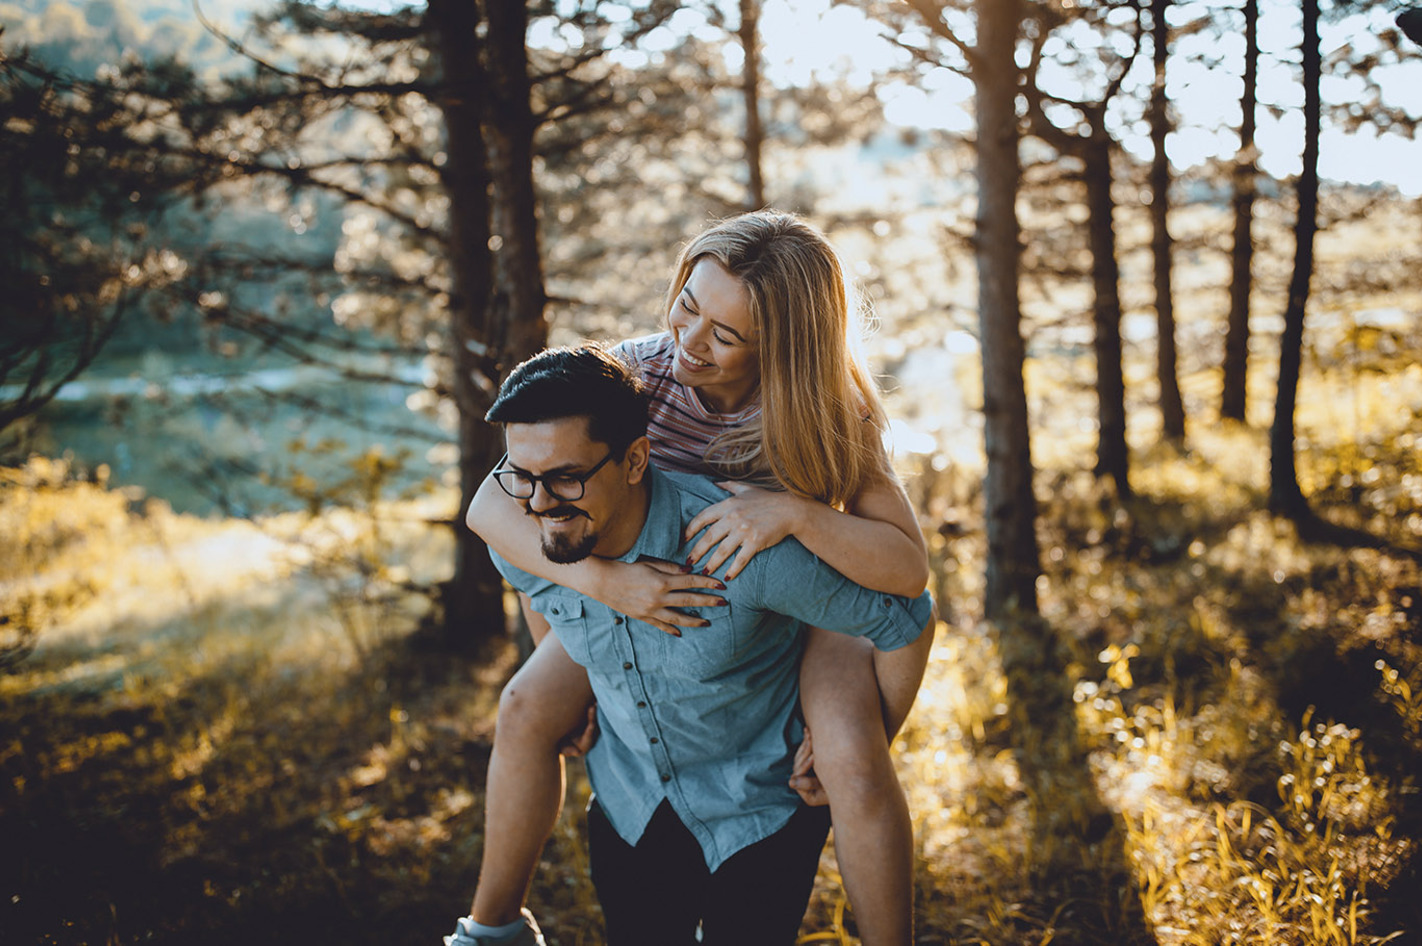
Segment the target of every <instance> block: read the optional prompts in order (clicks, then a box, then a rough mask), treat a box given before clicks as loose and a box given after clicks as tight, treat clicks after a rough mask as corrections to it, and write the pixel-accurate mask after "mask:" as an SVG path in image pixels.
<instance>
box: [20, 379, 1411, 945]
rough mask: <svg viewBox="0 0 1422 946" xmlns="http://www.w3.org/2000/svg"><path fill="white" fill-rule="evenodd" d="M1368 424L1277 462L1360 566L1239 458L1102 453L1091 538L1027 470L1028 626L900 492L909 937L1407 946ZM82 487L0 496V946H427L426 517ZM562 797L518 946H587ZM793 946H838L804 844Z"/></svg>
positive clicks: (455, 792) (445, 789) (1380, 526)
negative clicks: (195, 502) (1030, 505)
mask: <svg viewBox="0 0 1422 946" xmlns="http://www.w3.org/2000/svg"><path fill="white" fill-rule="evenodd" d="M1419 376H1422V372H1419ZM1413 381H1414V384H1415V381H1416V379H1413ZM1409 396H1410V395H1409ZM1378 403H1379V404H1380V405H1382V406H1380V407H1379V408H1378V411H1379V413H1378V415H1377V416H1376V417H1374V416H1371V415H1369V416H1368V417H1365V418H1361V427H1360V428H1359V429H1365V430H1367V431H1369V433H1368V434H1367V436H1366V437H1358V436H1351V435H1348V434H1347V433H1340V434H1339V435H1338V436H1337V437H1335V438H1334V439H1332V440H1327V439H1325V438H1322V437H1319V436H1317V434H1314V435H1313V442H1312V444H1311V445H1309V446H1306V447H1305V448H1304V449H1302V450H1301V454H1300V479H1301V482H1302V483H1303V485H1304V488H1305V492H1306V494H1308V495H1310V496H1311V498H1312V501H1313V503H1314V506H1315V509H1316V510H1318V511H1319V512H1320V513H1321V514H1322V515H1324V516H1325V517H1327V518H1328V519H1330V520H1332V521H1335V522H1338V523H1340V524H1343V525H1347V526H1350V527H1355V528H1358V529H1360V530H1366V531H1368V532H1370V533H1372V534H1374V535H1377V536H1380V537H1382V539H1383V540H1384V541H1383V542H1382V543H1381V544H1380V545H1378V546H1377V547H1362V546H1349V545H1347V544H1338V543H1337V542H1318V541H1305V540H1304V539H1301V538H1300V536H1299V533H1298V530H1297V529H1296V528H1295V527H1294V526H1293V525H1291V524H1290V523H1288V522H1285V521H1282V520H1279V519H1276V518H1274V517H1271V516H1270V515H1269V514H1268V513H1267V512H1265V511H1264V507H1265V505H1266V501H1267V468H1266V467H1267V447H1266V444H1265V438H1264V435H1263V433H1262V432H1260V431H1258V430H1250V429H1245V428H1232V427H1229V426H1220V425H1212V426H1209V427H1201V428H1199V429H1195V428H1192V429H1191V431H1190V436H1189V440H1188V442H1189V444H1190V450H1189V451H1180V450H1176V449H1174V448H1171V447H1169V446H1155V447H1151V448H1149V449H1142V450H1138V451H1137V456H1136V457H1135V467H1134V469H1133V471H1132V481H1133V486H1134V488H1135V491H1136V496H1135V497H1134V498H1133V499H1131V500H1129V501H1127V502H1124V503H1122V502H1118V501H1117V500H1116V499H1115V497H1114V496H1113V495H1112V494H1111V493H1110V491H1109V490H1106V489H1104V488H1103V487H1102V486H1101V485H1100V484H1099V483H1097V482H1096V481H1095V480H1094V479H1093V478H1092V477H1091V476H1090V475H1088V474H1085V473H1081V472H1075V471H1073V470H1071V469H1070V468H1068V467H1067V466H1065V465H1064V464H1063V463H1061V462H1059V461H1058V460H1055V459H1053V458H1051V456H1050V454H1049V453H1048V452H1047V451H1045V450H1044V451H1042V452H1041V453H1040V454H1039V455H1040V456H1042V457H1044V460H1043V461H1042V463H1041V465H1042V466H1043V472H1041V473H1040V474H1039V478H1038V483H1037V492H1038V496H1039V498H1040V499H1041V502H1042V516H1041V526H1040V531H1039V541H1040V544H1041V548H1042V555H1043V563H1044V567H1045V569H1046V574H1045V575H1044V577H1043V579H1042V581H1041V582H1040V587H1041V611H1042V615H1041V619H1040V620H1022V621H1015V622H1003V623H1000V624H998V625H989V624H987V623H985V622H983V621H982V620H981V616H980V611H981V605H980V602H981V595H982V574H981V573H982V562H983V550H984V545H983V543H984V539H983V536H982V534H981V532H980V530H979V529H978V528H977V527H976V524H977V523H978V522H980V521H981V515H980V511H979V508H978V506H979V504H980V496H979V494H978V492H977V489H976V486H975V479H976V477H975V476H972V475H969V474H968V473H966V472H963V473H951V472H947V473H937V472H934V471H933V470H932V468H931V467H930V466H927V465H925V467H924V469H923V470H921V471H918V472H916V473H913V474H912V475H911V477H910V480H909V482H910V487H911V491H912V492H913V493H914V496H915V499H916V500H917V501H918V503H919V504H920V509H921V510H922V511H923V514H924V522H925V525H926V526H927V527H928V528H929V530H930V538H931V545H932V556H933V560H934V565H935V574H936V579H937V590H938V592H939V596H940V599H941V600H942V601H943V602H945V603H946V605H947V607H946V609H945V610H946V613H945V615H944V617H945V625H944V626H943V627H942V628H940V632H939V638H938V642H937V643H936V645H935V649H934V654H933V660H932V662H931V664H930V667H929V672H928V678H927V680H926V682H925V685H924V689H923V691H922V693H921V696H920V701H919V704H918V706H917V708H916V709H915V712H914V715H913V717H912V718H911V719H910V722H909V724H908V726H907V727H906V729H905V731H904V732H903V733H902V734H901V735H900V737H899V739H898V741H897V746H896V748H897V759H898V762H899V766H900V775H901V778H902V781H903V783H904V785H905V789H906V791H907V792H908V795H909V799H910V805H911V808H912V810H913V812H914V816H915V819H916V822H917V838H918V845H919V850H918V878H919V882H918V890H917V925H918V937H917V939H918V941H919V942H921V943H934V944H936V943H943V944H947V943H963V944H967V943H989V944H1029V943H1030V944H1046V943H1048V942H1051V943H1056V944H1061V943H1082V944H1085V943H1092V944H1096V943H1111V944H1117V943H1120V944H1132V943H1142V944H1144V943H1160V944H1202V946H1203V944H1215V943H1241V944H1243V943H1251V944H1252V943H1290V944H1294V943H1320V944H1322V943H1340V944H1347V943H1382V942H1388V941H1391V942H1394V943H1416V942H1422V912H1419V910H1422V907H1419V903H1418V901H1417V898H1416V896H1415V891H1416V890H1418V889H1422V886H1419V884H1418V856H1417V844H1418V841H1419V839H1422V800H1420V799H1419V794H1418V790H1417V789H1418V786H1417V782H1416V775H1415V773H1416V772H1418V771H1419V766H1418V763H1419V756H1422V661H1420V660H1419V651H1422V568H1419V564H1418V559H1417V557H1416V555H1415V554H1410V553H1408V552H1407V551H1406V550H1405V548H1413V549H1415V548H1417V547H1418V546H1419V545H1422V460H1419V456H1422V444H1419V442H1418V440H1419V437H1418V436H1417V434H1416V427H1417V424H1416V418H1417V417H1418V416H1422V403H1418V404H1413V405H1412V406H1411V408H1410V411H1409V410H1404V411H1403V412H1402V414H1401V416H1399V414H1398V412H1397V410H1396V405H1397V404H1398V403H1399V402H1398V400H1397V399H1396V398H1381V399H1380V400H1379V402H1378ZM1409 412H1410V417H1409V416H1407V415H1408V414H1409ZM1322 426H1324V425H1317V427H1315V428H1314V429H1315V430H1316V429H1320V428H1321V427H1322ZM1081 455H1082V454H1080V453H1077V454H1076V456H1077V457H1079V456H1081ZM98 479H99V482H95V481H93V479H92V478H90V479H81V478H76V476H75V475H74V474H73V472H72V471H70V470H69V469H68V468H67V467H66V465H65V464H63V463H62V462H58V461H50V460H41V459H36V460H32V461H31V462H30V463H29V464H28V465H26V466H23V467H16V468H8V469H4V470H0V606H3V608H0V613H3V614H4V615H6V618H5V620H3V621H0V644H3V645H5V646H6V647H15V646H19V647H20V649H19V650H9V651H4V650H0V653H8V656H7V657H6V658H5V663H4V665H3V668H2V669H0V839H3V841H2V842H0V848H3V850H4V856H3V857H0V884H3V887H0V942H3V943H7V944H8V943H15V944H27V946H28V944H39V943H55V944H68V943H105V944H108V943H116V944H126V943H140V942H144V943H179V942H182V943H193V942H202V943H205V944H223V943H250V942H261V943H288V942H289V943H297V942H308V941H312V940H314V939H319V940H320V941H324V942H343V943H352V944H355V943H372V944H374V943H382V944H391V946H398V944H412V946H413V944H424V946H429V944H433V943H438V942H439V941H440V940H439V937H440V936H441V935H442V934H445V933H448V932H450V930H451V929H452V928H453V920H454V917H455V916H457V915H459V914H460V913H462V912H464V910H466V909H467V905H468V900H469V896H470V894H471V892H472V888H473V884H474V881H475V878H476V873H477V865H478V857H479V852H480V846H481V835H480V826H481V822H482V786H483V780H484V772H485V766H486V764H487V760H488V754H489V747H490V743H491V738H492V729H493V719H494V710H495V706H496V701H497V697H498V692H499V688H500V686H501V684H502V682H503V680H504V679H506V678H507V676H508V674H509V673H510V672H511V670H512V668H513V666H514V665H515V662H516V660H517V653H516V649H515V647H514V646H513V645H512V644H508V643H500V644H498V645H495V646H493V647H491V649H489V650H488V651H487V652H485V653H482V654H478V655H466V656H454V655H451V654H450V653H449V652H448V651H447V650H445V649H442V648H440V647H439V646H436V642H434V641H433V640H432V639H431V637H430V635H429V634H428V633H427V632H425V631H422V630H421V627H422V623H423V622H425V619H426V618H427V617H428V613H427V608H428V605H427V602H426V600H425V599H424V598H423V597H421V596H419V595H416V594H412V593H409V592H408V591H407V590H406V589H408V588H411V587H419V586H426V587H428V586H430V585H433V584H434V583H436V582H437V581H439V580H440V579H441V578H442V577H443V574H442V570H443V569H447V562H448V560H449V556H450V554H451V548H452V543H451V542H450V540H449V537H448V535H447V534H445V533H442V532H441V531H440V529H439V528H438V527H434V526H431V525H429V524H428V523H429V521H430V520H435V519H439V518H441V517H448V516H449V515H451V512H452V510H451V509H449V508H444V507H442V506H441V505H440V504H439V503H438V502H435V501H430V502H427V503H424V504H421V503H391V504H378V505H374V506H371V507H368V508H364V509H324V510H315V511H313V512H310V513H302V514H296V513H292V514H287V515H285V516H277V517H272V518H270V519H267V520H264V521H262V522H261V523H258V524H254V523H252V522H248V521H246V520H220V519H197V518H194V517H190V516H180V515H175V514H173V513H172V512H171V511H169V510H168V509H167V508H166V507H165V506H164V505H163V504H162V503H158V502H152V501H144V500H143V499H142V497H141V496H139V495H138V494H136V493H134V492H132V491H127V490H117V489H109V488H107V487H106V485H105V484H104V483H103V482H102V476H100V477H99V478H98ZM1388 543H1394V544H1395V546H1397V547H1390V546H1389V545H1388ZM32 628H33V629H39V633H38V636H37V637H32V638H29V639H25V637H26V634H27V629H32ZM30 647H32V648H33V651H32V652H28V653H27V652H26V651H27V650H28V648H30ZM569 776H570V777H569V799H568V803H567V804H566V806H565V809H564V815H563V817H562V819H561V820H560V822H559V825H558V827H557V830H556V832H555V836H554V838H553V840H552V842H551V843H550V845H549V846H548V848H547V850H546V852H545V854H544V858H543V865H542V870H541V871H540V874H539V877H538V880H537V882H536V884H535V887H534V890H533V892H532V896H531V901H530V902H531V905H532V906H533V908H534V909H535V911H536V912H537V914H538V916H539V917H540V920H541V922H542V923H543V926H544V929H545V931H546V932H547V933H548V938H549V942H550V943H553V944H558V946H573V944H593V943H598V942H600V940H601V928H600V919H599V912H598V907H597V903H596V898H595V896H594V893H593V891H592V888H591V885H590V882H589V880H588V871H587V858H586V851H585V848H584V846H583V843H582V840H581V839H582V810H583V803H584V802H585V799H586V794H587V787H586V781H585V779H583V778H582V777H581V773H580V771H579V768H578V766H577V765H576V764H573V765H570V766H569ZM802 941H804V942H844V943H852V942H857V940H856V939H855V938H854V936H853V919H852V913H848V912H846V907H845V902H844V897H843V894H842V891H841V889H840V885H839V882H838V876H837V873H836V870H835V862H834V852H833V847H832V845H831V846H830V847H827V849H826V851H825V854H824V856H823V858H822V867H821V871H820V876H819V878H818V881H817V884H816V889H815V894H814V899H813V902H812V905H811V910H810V912H809V914H808V915H807V917H806V921H805V925H804V928H803V936H802Z"/></svg>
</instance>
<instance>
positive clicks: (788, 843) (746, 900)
mask: <svg viewBox="0 0 1422 946" xmlns="http://www.w3.org/2000/svg"><path fill="white" fill-rule="evenodd" d="M829 825H830V819H829V809H828V808H810V807H807V806H805V805H801V806H800V808H799V810H797V811H796V812H795V814H794V815H793V816H791V818H790V821H789V823H787V824H786V825H785V827H783V828H781V829H780V830H779V831H777V832H776V833H775V834H773V835H771V836H770V837H768V838H765V839H763V840H760V841H757V842H756V843H755V844H752V845H751V846H750V847H747V848H743V849H741V850H740V851H737V852H736V853H735V854H734V855H732V856H731V857H730V858H729V859H727V860H726V861H725V862H724V863H723V864H722V865H721V866H720V867H719V868H718V869H717V870H716V872H715V873H714V874H713V873H711V872H710V871H708V870H707V869H706V859H705V857H704V856H703V855H702V853H701V845H699V844H698V843H697V842H696V838H695V837H693V836H692V834H691V832H690V831H688V830H687V829H686V826H685V825H683V824H682V823H681V819H680V818H678V817H677V816H676V813H675V812H673V811H672V809H671V805H669V804H668V803H667V802H665V801H664V802H662V804H661V806H660V807H658V808H657V810H656V813H655V814H653V815H652V820H651V823H650V824H648V825H647V830H646V831H645V832H644V833H643V835H642V838H641V840H639V841H638V842H637V844H636V846H633V845H630V844H628V843H627V842H626V841H624V840H622V838H621V837H620V836H619V835H618V834H617V832H616V831H615V830H613V827H612V824H611V823H610V822H609V821H608V820H607V815H605V814H603V811H602V809H601V808H600V807H599V806H598V803H597V801H596V800H594V801H593V803H592V804H591V806H590V807H589V809H588V848H589V856H590V859H591V861H592V879H593V884H594V886H596V887H597V897H598V900H599V901H600V902H601V903H602V914H603V918H604V919H605V921H606V924H607V942H608V943H609V946H695V944H696V943H697V940H696V927H697V924H698V923H700V925H701V941H700V944H701V946H791V944H793V943H794V942H795V937H796V935H797V934H798V933H799V930H800V921H801V920H802V919H803V918H804V916H805V907H806V905H807V904H808V903H809V902H810V889H811V888H812V887H813V886H814V883H815V871H816V870H817V869H818V867H819V862H820V849H821V848H823V847H824V844H825V836H826V835H827V834H828V833H829Z"/></svg>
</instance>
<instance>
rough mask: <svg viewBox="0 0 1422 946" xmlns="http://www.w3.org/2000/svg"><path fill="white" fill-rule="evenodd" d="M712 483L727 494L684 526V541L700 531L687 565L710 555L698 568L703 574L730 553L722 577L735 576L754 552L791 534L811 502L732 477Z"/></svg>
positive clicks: (714, 567)
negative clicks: (724, 573) (807, 504)
mask: <svg viewBox="0 0 1422 946" xmlns="http://www.w3.org/2000/svg"><path fill="white" fill-rule="evenodd" d="M716 485H717V486H719V487H721V488H722V489H724V490H726V491H727V492H729V493H731V496H730V498H729V499H723V500H722V501H721V502H719V503H716V504H715V505H713V506H707V507H706V508H705V509H703V510H701V512H700V513H699V514H698V515H697V516H696V518H695V519H692V520H691V522H690V523H689V524H688V525H687V527H686V538H687V539H688V540H690V539H691V538H692V537H693V536H695V535H696V534H697V533H698V532H700V533H702V534H701V538H700V539H698V540H697V542H696V544H695V545H694V546H692V548H691V555H690V556H688V559H687V564H689V565H693V566H694V565H695V564H696V563H698V562H700V561H701V560H702V559H703V558H705V557H706V555H707V553H710V554H711V557H710V558H709V559H707V560H706V562H705V563H703V564H702V566H701V568H700V571H701V573H702V574H704V575H709V574H711V573H712V572H714V571H715V570H716V569H718V568H720V567H721V565H722V563H724V562H725V561H726V559H728V558H731V556H732V555H733V554H734V555H735V558H734V559H731V567H730V568H729V569H727V570H726V578H727V579H731V578H735V577H736V576H737V575H739V574H740V573H741V570H742V569H743V568H745V567H746V565H748V564H750V560H751V558H753V557H754V556H755V553H756V552H759V551H760V550H761V549H768V548H770V547H771V546H772V545H774V544H775V543H777V542H779V541H780V540H781V539H783V538H785V537H786V536H787V535H793V534H794V533H795V531H796V529H797V527H798V526H799V524H800V521H801V520H800V513H801V510H802V509H803V505H804V504H805V503H807V502H811V500H808V499H802V498H801V497H799V496H796V495H795V494H794V493H786V492H781V491H779V490H772V489H763V488H761V487H759V486H751V485H750V484H749V483H738V482H735V481H733V480H731V481H727V482H724V483H717V484H716ZM713 548H714V550H715V551H712V549H713Z"/></svg>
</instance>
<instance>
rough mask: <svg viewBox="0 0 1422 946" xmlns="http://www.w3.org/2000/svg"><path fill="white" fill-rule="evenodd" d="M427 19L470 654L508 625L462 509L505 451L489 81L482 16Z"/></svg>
mask: <svg viewBox="0 0 1422 946" xmlns="http://www.w3.org/2000/svg"><path fill="white" fill-rule="evenodd" d="M429 16H430V18H431V21H432V22H433V25H434V28H435V33H436V48H437V49H438V51H439V54H440V58H441V62H442V66H443V69H444V99H443V101H442V102H441V103H440V105H441V108H442V109H443V110H444V124H445V135H446V144H445V150H446V156H447V160H446V161H445V164H444V167H443V168H442V169H441V173H442V175H443V178H444V186H445V191H446V193H447V194H448V195H449V222H450V228H449V229H450V238H449V249H448V252H449V264H450V273H451V281H452V283H453V292H452V293H451V294H450V296H451V297H450V301H449V343H450V356H451V360H452V361H453V379H452V384H453V393H454V400H455V404H456V405H457V407H458V411H459V433H458V435H459V493H460V504H459V512H458V514H457V515H456V516H455V523H454V535H455V547H454V576H453V577H452V578H451V579H450V581H449V583H448V584H447V585H446V586H445V588H444V593H443V602H444V618H445V621H444V631H445V638H446V643H447V644H448V645H449V646H450V647H452V648H454V649H472V648H475V647H477V646H478V645H479V644H480V643H482V642H483V641H485V640H487V639H489V638H491V637H493V636H494V635H496V634H499V633H501V632H502V631H503V628H504V606H503V597H504V596H503V579H502V578H501V577H500V575H499V573H498V572H497V571H496V570H495V569H494V565H493V562H491V561H490V560H489V554H488V551H487V550H486V549H485V547H484V543H483V542H481V541H480V540H479V537H478V536H476V535H475V534H474V533H473V532H470V531H469V529H468V528H466V527H465V525H464V515H463V512H464V510H465V509H468V508H469V501H470V500H471V499H472V498H473V497H474V491H475V490H477V489H478V488H479V483H480V481H482V480H483V478H484V476H485V474H486V473H487V472H488V471H489V469H491V468H492V466H493V463H494V460H495V458H496V457H497V456H498V455H499V452H500V450H501V447H500V441H501V438H500V436H499V432H498V431H497V430H496V429H495V428H493V427H491V426H490V425H489V424H487V423H485V422H484V412H485V411H486V410H487V409H488V407H489V404H490V403H491V399H490V397H489V394H490V391H491V390H492V383H493V382H496V381H497V377H491V376H492V375H494V374H495V373H494V372H493V371H492V370H491V368H490V365H489V360H488V359H487V357H486V355H487V352H488V350H489V347H490V340H491V337H492V334H491V322H490V317H491V312H490V310H489V303H490V298H491V295H492V291H493V260H492V256H491V254H490V251H489V237H490V233H489V197H488V191H489V173H488V155H487V153H486V152H485V149H484V140H483V137H482V133H481V131H480V115H481V114H482V107H481V104H482V103H481V101H480V97H481V94H482V92H483V90H484V89H485V87H486V79H485V76H484V75H483V69H482V66H481V64H480V61H479V57H478V56H477V55H471V54H470V52H469V50H470V49H471V48H473V47H474V46H475V44H476V43H477V40H476V37H477V36H478V27H479V11H478V8H477V7H476V6H475V5H474V4H472V3H464V2H460V0H430V4H429Z"/></svg>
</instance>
